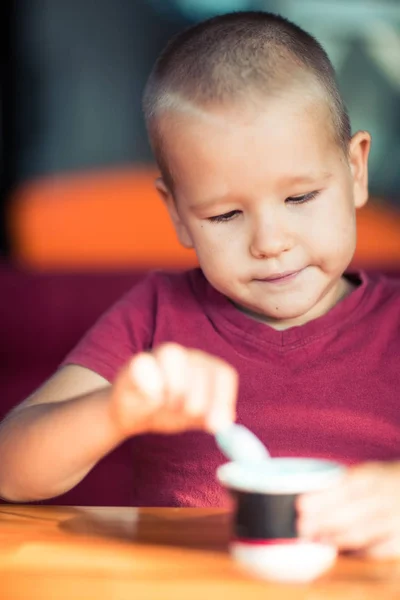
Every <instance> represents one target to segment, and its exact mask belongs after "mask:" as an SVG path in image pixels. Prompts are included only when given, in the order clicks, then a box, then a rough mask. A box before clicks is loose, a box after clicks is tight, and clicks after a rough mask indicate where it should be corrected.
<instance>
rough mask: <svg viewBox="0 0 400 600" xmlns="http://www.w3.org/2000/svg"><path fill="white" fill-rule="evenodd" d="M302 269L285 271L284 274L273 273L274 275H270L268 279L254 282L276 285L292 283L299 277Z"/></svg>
mask: <svg viewBox="0 0 400 600" xmlns="http://www.w3.org/2000/svg"><path fill="white" fill-rule="evenodd" d="M302 271H303V269H300V270H299V271H285V272H284V273H275V274H274V275H270V276H269V277H265V278H263V279H255V281H263V282H265V283H271V284H278V283H286V282H287V281H292V280H293V279H295V278H296V277H297V275H299V274H300V273H301V272H302Z"/></svg>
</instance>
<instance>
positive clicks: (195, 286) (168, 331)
mask: <svg viewBox="0 0 400 600" xmlns="http://www.w3.org/2000/svg"><path fill="white" fill-rule="evenodd" d="M354 277H355V278H356V280H357V283H358V287H357V288H356V289H355V290H354V291H353V292H352V293H351V294H350V295H349V296H348V297H347V298H345V299H344V300H343V301H342V302H340V303H339V304H338V305H336V306H335V307H334V308H333V309H332V310H331V311H330V312H329V313H327V314H326V315H324V316H322V317H320V318H318V319H316V320H314V321H311V322H309V323H307V324H305V325H302V326H300V327H293V328H291V329H288V330H286V331H276V330H274V329H272V328H271V327H269V326H267V325H265V324H263V323H260V322H257V321H255V320H253V319H251V318H250V317H248V316H246V315H245V314H243V313H242V312H240V311H239V310H237V309H236V308H235V307H234V306H233V305H232V303H231V302H230V301H229V300H228V299H227V298H225V297H224V296H222V295H221V294H219V293H218V292H217V291H216V290H214V289H213V288H212V287H211V286H210V285H209V284H208V282H207V281H206V279H205V278H204V276H203V274H202V272H201V270H200V269H195V270H192V271H188V272H185V273H180V274H168V273H163V272H153V273H151V274H149V275H148V276H147V277H146V278H145V279H144V280H143V281H142V282H141V283H139V284H138V285H136V286H135V287H134V288H133V289H132V290H131V291H130V292H128V294H126V295H125V296H124V297H123V298H122V299H121V300H120V301H119V302H118V303H117V304H116V305H115V306H114V307H112V308H111V309H110V310H109V311H108V312H107V313H106V314H105V315H104V316H103V317H102V318H101V319H100V320H99V321H98V323H97V324H96V325H95V326H94V327H93V328H92V329H91V330H90V331H89V332H88V334H87V335H86V336H85V337H84V339H83V340H82V341H81V342H80V343H79V344H78V346H77V347H76V348H75V349H74V350H73V351H72V352H71V353H70V354H69V356H68V357H67V358H66V360H65V361H64V364H65V363H74V364H78V365H82V366H85V367H87V368H89V369H91V370H93V371H95V372H97V373H99V374H100V375H102V376H103V377H105V378H106V379H108V380H109V381H110V382H112V381H113V379H114V377H115V375H116V373H117V372H118V370H119V369H120V368H121V366H122V365H123V364H124V363H125V362H126V361H127V360H128V359H129V357H130V356H131V355H132V354H134V353H136V352H140V351H142V350H146V349H149V348H152V347H155V346H157V345H158V344H161V343H163V342H168V341H173V342H177V343H179V344H182V345H184V346H188V347H193V348H198V349H201V350H204V351H206V352H210V353H213V354H214V355H217V356H219V357H221V358H223V359H224V360H226V361H228V362H229V363H231V364H232V365H233V366H234V367H235V368H236V369H237V370H238V372H239V377H240V388H239V399H238V422H239V423H243V424H244V425H246V426H247V427H249V428H250V429H251V430H252V431H254V432H255V433H256V434H257V435H258V436H259V437H260V438H261V439H262V440H263V441H264V442H265V443H266V444H267V445H268V448H269V449H270V451H271V454H272V455H273V456H312V457H323V458H330V459H336V460H339V461H342V462H344V463H347V464H352V463H356V462H359V461H365V460H389V459H399V458H400V410H399V408H400V399H399V387H400V283H399V282H396V281H395V280H390V279H387V278H384V277H381V276H380V277H375V278H371V277H369V276H367V275H365V274H361V275H359V276H353V278H354ZM123 448H124V452H122V450H121V448H120V449H119V454H118V450H117V451H116V452H117V454H116V455H115V456H118V457H119V458H118V459H116V461H114V463H113V462H112V457H111V458H110V457H109V458H108V459H107V460H108V463H107V464H108V474H107V475H106V476H104V477H103V478H101V477H100V479H97V483H94V484H93V485H92V487H91V488H90V490H89V488H88V487H87V486H86V487H85V485H84V484H83V483H82V484H80V485H81V486H83V487H82V488H81V489H82V490H85V491H84V493H83V495H82V494H81V495H79V494H78V496H76V497H73V496H72V497H71V496H69V498H70V499H72V500H74V501H75V502H77V501H79V502H80V503H81V504H102V503H108V504H119V505H133V506H146V505H147V506H149V505H152V506H210V505H214V506H216V505H222V504H223V503H224V502H225V497H224V494H223V492H222V491H221V489H220V487H219V485H218V483H217V482H216V480H215V469H216V467H217V466H218V465H219V464H221V463H222V462H224V458H223V456H222V455H221V454H220V452H219V451H218V449H217V447H216V445H215V442H214V440H213V438H212V436H210V435H208V434H206V433H202V432H190V433H185V434H179V435H172V436H167V435H143V436H138V437H135V438H131V439H130V440H129V441H128V442H126V443H125V444H124V445H123ZM110 461H111V462H110ZM101 465H102V463H99V465H98V467H95V469H94V471H96V469H101ZM113 465H114V467H113ZM103 468H104V465H103ZM110 468H111V472H110ZM88 477H90V475H89V476H88ZM93 478H94V479H93ZM92 480H93V481H95V474H93V475H92ZM101 482H103V483H101ZM103 486H104V487H103ZM78 487H79V486H78ZM89 487H90V486H89ZM71 493H72V492H71ZM71 493H70V494H71ZM90 495H92V497H89V496H90ZM83 496H84V497H83ZM103 501H104V502H103Z"/></svg>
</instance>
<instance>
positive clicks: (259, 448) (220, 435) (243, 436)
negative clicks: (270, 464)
mask: <svg viewBox="0 0 400 600" xmlns="http://www.w3.org/2000/svg"><path fill="white" fill-rule="evenodd" d="M215 439H216V442H217V444H218V446H219V448H220V450H221V451H222V452H223V453H224V454H225V456H227V457H228V458H229V459H230V460H232V461H235V462H247V463H248V462H260V461H264V460H268V459H269V458H271V455H270V453H269V452H268V450H267V448H266V447H265V446H264V444H263V443H262V441H261V440H260V439H259V438H258V437H257V436H256V435H255V434H254V433H252V432H251V431H250V429H247V427H245V426H244V425H238V424H237V423H232V424H231V425H229V426H228V427H226V428H224V429H221V430H220V431H217V433H216V434H215Z"/></svg>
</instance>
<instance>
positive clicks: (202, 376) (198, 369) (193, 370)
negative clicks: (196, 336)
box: [185, 352, 213, 428]
mask: <svg viewBox="0 0 400 600" xmlns="http://www.w3.org/2000/svg"><path fill="white" fill-rule="evenodd" d="M190 358H191V360H190V367H189V380H190V385H189V386H188V388H189V389H188V391H187V398H186V403H185V413H186V414H187V416H188V417H189V419H190V418H191V419H193V420H197V424H198V426H199V427H202V428H203V427H204V423H205V420H206V415H207V414H208V412H209V406H210V404H211V397H212V382H211V379H212V377H213V368H212V363H211V361H210V360H209V359H205V358H204V357H203V356H202V355H201V354H200V353H196V352H193V353H192V354H191V357H190Z"/></svg>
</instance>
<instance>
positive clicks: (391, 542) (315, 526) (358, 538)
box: [298, 462, 400, 558]
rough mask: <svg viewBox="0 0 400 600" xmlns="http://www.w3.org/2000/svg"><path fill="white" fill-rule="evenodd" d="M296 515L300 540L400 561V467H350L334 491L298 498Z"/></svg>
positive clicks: (397, 463)
mask: <svg viewBox="0 0 400 600" xmlns="http://www.w3.org/2000/svg"><path fill="white" fill-rule="evenodd" d="M298 511H299V520H298V528H299V533H300V535H302V536H304V537H311V538H314V539H315V538H317V539H326V540H329V541H332V542H333V543H335V544H336V545H337V546H338V548H339V549H340V550H356V551H362V552H363V553H366V554H367V555H369V556H372V557H375V558H400V462H388V463H365V464H364V465H361V466H357V467H353V468H351V469H349V471H348V473H347V474H346V475H345V476H344V477H343V479H342V480H341V481H340V482H338V483H337V484H336V485H335V486H334V487H333V488H330V489H329V490H325V491H323V492H318V493H313V494H307V495H304V496H302V497H300V498H299V501H298Z"/></svg>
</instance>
